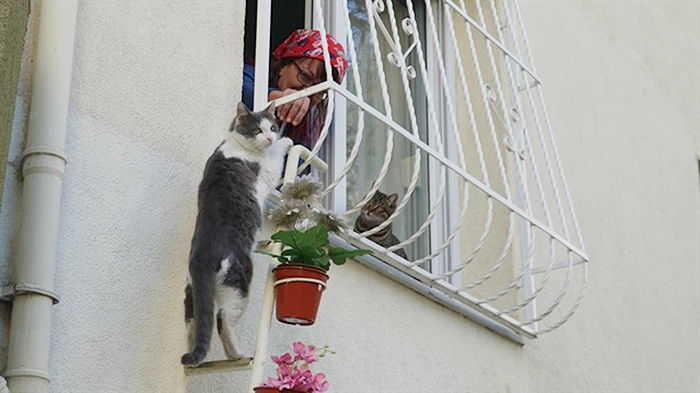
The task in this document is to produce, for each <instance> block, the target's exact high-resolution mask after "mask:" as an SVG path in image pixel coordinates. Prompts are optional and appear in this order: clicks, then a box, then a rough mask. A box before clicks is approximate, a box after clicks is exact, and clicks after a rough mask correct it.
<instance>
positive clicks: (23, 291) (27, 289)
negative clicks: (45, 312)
mask: <svg viewBox="0 0 700 393" xmlns="http://www.w3.org/2000/svg"><path fill="white" fill-rule="evenodd" d="M22 295H42V296H46V297H50V298H51V299H52V300H53V304H58V302H59V301H60V300H61V298H59V297H58V294H57V293H56V292H54V291H52V290H50V289H46V288H42V287H40V286H38V285H35V284H29V283H19V284H15V285H10V286H7V287H5V288H3V290H2V295H1V296H0V301H3V302H8V303H11V302H12V299H14V298H15V297H17V296H22Z"/></svg>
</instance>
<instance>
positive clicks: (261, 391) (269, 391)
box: [253, 386, 306, 393]
mask: <svg viewBox="0 0 700 393" xmlns="http://www.w3.org/2000/svg"><path fill="white" fill-rule="evenodd" d="M253 390H254V391H255V393H280V392H282V393H306V392H301V391H299V390H289V389H282V390H279V389H277V388H264V387H262V386H258V387H257V388H254V389H253Z"/></svg>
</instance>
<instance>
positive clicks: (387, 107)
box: [344, 0, 394, 216]
mask: <svg viewBox="0 0 700 393" xmlns="http://www.w3.org/2000/svg"><path fill="white" fill-rule="evenodd" d="M365 7H366V8H367V20H368V22H369V26H370V33H371V34H372V44H373V45H372V46H373V49H374V58H375V59H374V60H375V62H376V64H377V72H378V75H379V84H380V86H381V91H382V98H383V100H384V111H385V115H386V116H387V117H388V118H389V119H392V120H393V116H392V111H391V102H390V100H389V93H388V87H387V84H386V75H385V74H384V62H383V61H382V52H381V50H380V49H379V41H378V40H377V27H376V25H375V23H374V17H373V16H372V14H371V13H372V12H373V11H372V9H373V7H374V5H373V4H372V3H371V1H370V0H365ZM386 144H387V147H386V153H385V154H384V162H383V163H382V167H381V168H380V170H379V175H378V176H377V178H376V179H375V180H374V183H373V184H372V186H371V187H370V189H369V191H367V195H365V197H364V198H363V199H362V200H361V201H360V202H358V203H357V205H355V206H354V207H353V208H352V209H349V210H348V211H346V212H345V214H344V215H345V216H350V215H352V214H354V213H356V212H358V211H359V210H360V209H362V207H363V206H364V205H365V204H366V203H367V202H369V200H370V199H372V198H373V197H374V194H375V193H376V192H377V190H379V186H380V185H381V184H382V181H383V180H384V178H385V177H386V175H387V173H388V171H389V164H390V163H391V155H392V152H393V151H394V132H393V131H390V132H387V140H386Z"/></svg>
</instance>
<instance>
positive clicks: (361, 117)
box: [321, 0, 365, 196]
mask: <svg viewBox="0 0 700 393" xmlns="http://www.w3.org/2000/svg"><path fill="white" fill-rule="evenodd" d="M343 9H344V10H345V12H344V13H343V15H344V16H345V29H346V31H349V32H351V34H348V35H347V39H348V53H350V60H351V61H353V64H357V51H356V50H355V39H354V38H353V35H352V23H351V22H350V13H349V12H348V0H343ZM352 77H353V80H354V82H355V94H357V96H358V97H359V98H360V99H361V100H364V97H363V95H362V79H361V78H360V71H359V70H358V67H357V66H355V67H352ZM358 110H359V114H358V118H357V134H356V135H355V143H354V144H353V145H352V149H351V150H350V155H349V156H348V158H347V160H346V162H345V166H344V167H343V169H342V170H341V171H340V173H339V174H338V176H337V178H336V179H335V180H334V181H333V182H332V183H331V184H329V185H328V187H326V189H325V190H323V192H322V193H321V196H326V195H328V194H329V193H330V192H331V191H332V190H333V189H334V188H335V187H337V186H338V184H340V182H341V181H343V179H344V178H345V175H347V173H348V172H349V171H350V168H351V167H352V165H353V164H354V163H355V159H356V158H357V155H358V154H359V153H360V145H361V144H362V137H363V136H364V131H365V111H364V110H362V108H359V109H358Z"/></svg>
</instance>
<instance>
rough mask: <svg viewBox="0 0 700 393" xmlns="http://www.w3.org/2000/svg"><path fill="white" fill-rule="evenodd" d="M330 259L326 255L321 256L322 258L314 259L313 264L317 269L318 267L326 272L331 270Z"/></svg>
mask: <svg viewBox="0 0 700 393" xmlns="http://www.w3.org/2000/svg"><path fill="white" fill-rule="evenodd" d="M330 259H331V258H330V257H329V256H328V255H327V254H325V253H324V254H323V255H322V256H320V257H318V258H314V259H313V261H314V264H315V265H316V266H318V267H320V268H321V269H323V270H326V271H328V269H330V268H331V263H330Z"/></svg>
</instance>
